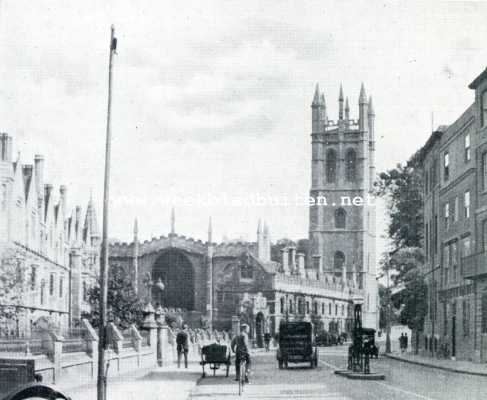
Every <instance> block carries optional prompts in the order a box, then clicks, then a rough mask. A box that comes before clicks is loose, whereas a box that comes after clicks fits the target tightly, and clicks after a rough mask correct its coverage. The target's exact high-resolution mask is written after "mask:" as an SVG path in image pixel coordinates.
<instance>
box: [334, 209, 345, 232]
mask: <svg viewBox="0 0 487 400" xmlns="http://www.w3.org/2000/svg"><path fill="white" fill-rule="evenodd" d="M346 220H347V213H346V212H345V210H344V209H343V208H339V209H338V210H336V211H335V228H338V229H345V226H346Z"/></svg>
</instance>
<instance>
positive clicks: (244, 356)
mask: <svg viewBox="0 0 487 400" xmlns="http://www.w3.org/2000/svg"><path fill="white" fill-rule="evenodd" d="M248 329H249V326H248V325H247V324H242V325H241V327H240V334H239V335H237V336H235V337H234V338H233V339H232V343H231V345H230V347H231V349H232V351H233V352H234V353H235V373H236V376H235V380H236V381H238V380H239V378H240V363H241V362H242V361H243V360H245V361H247V368H246V370H245V383H249V376H250V353H249V349H250V347H249V335H248Z"/></svg>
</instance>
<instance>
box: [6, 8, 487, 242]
mask: <svg viewBox="0 0 487 400" xmlns="http://www.w3.org/2000/svg"><path fill="white" fill-rule="evenodd" d="M486 11H487V4H486V3H474V2H469V3H459V2H454V3H437V2H421V3H412V2H403V3H396V2H394V3H392V2H372V1H370V0H369V1H364V2H358V1H355V2H353V3H352V2H343V1H337V2H326V1H317V2H313V1H306V2H304V1H295V2H291V1H275V2H271V1H256V2H251V1H245V2H242V1H236V2H231V1H221V2H204V1H153V2H146V1H141V0H137V1H131V2H130V1H121V0H117V1H87V0H84V1H71V2H67V1H62V0H60V1H53V0H50V1H39V0H38V1H34V2H33V1H19V0H0V58H1V62H0V77H1V80H0V130H1V131H6V132H9V133H10V134H11V135H13V136H14V138H15V140H16V151H17V150H19V151H21V159H22V161H23V162H31V161H32V158H33V155H34V154H35V153H41V154H44V156H45V157H46V169H47V171H46V175H47V179H48V180H49V181H50V182H52V183H54V184H55V185H56V186H58V185H59V184H67V185H68V187H69V192H68V196H69V202H70V205H71V206H74V205H76V204H82V205H83V206H84V205H85V204H86V203H87V201H88V199H89V194H90V190H91V191H92V192H93V197H94V199H95V201H96V203H97V205H98V206H99V209H98V214H99V220H100V222H101V199H102V185H103V182H102V176H103V155H104V137H105V118H106V91H107V87H106V83H107V62H108V41H109V31H110V24H111V23H114V24H115V26H116V32H117V36H118V56H116V60H115V74H114V89H113V149H112V156H113V158H112V162H113V164H112V186H111V189H112V190H111V198H112V200H113V202H112V207H111V223H110V229H111V231H110V236H112V237H117V238H120V239H123V240H127V239H130V238H131V234H132V233H131V232H132V224H133V220H134V218H135V217H136V216H137V217H138V218H139V229H140V234H139V236H140V237H141V238H142V239H147V238H149V237H150V236H159V235H161V234H167V233H168V231H169V229H170V228H169V216H170V209H171V205H170V204H164V202H163V201H162V200H164V198H167V197H168V196H170V195H176V196H185V198H187V197H188V196H190V195H194V196H198V195H202V196H206V195H207V194H208V193H211V194H214V195H222V194H225V193H226V194H227V195H228V196H236V195H239V194H245V193H247V194H254V193H261V194H265V195H279V196H287V197H289V198H291V196H294V194H296V193H298V194H300V195H303V196H304V195H306V194H307V192H308V190H309V185H310V150H311V147H310V129H311V120H310V103H311V100H312V95H313V90H314V85H315V83H316V82H319V83H320V87H321V88H322V89H323V90H324V91H325V95H326V99H327V104H328V110H329V114H330V118H331V119H336V117H337V97H338V90H339V85H340V82H343V87H344V91H345V95H346V96H349V97H350V102H351V109H352V111H351V113H352V117H354V118H356V117H357V114H358V110H357V102H358V94H359V88H360V83H361V82H362V81H363V82H364V84H365V88H366V91H367V94H371V95H372V96H373V99H374V106H375V111H376V130H377V133H376V138H377V167H378V171H380V170H384V169H386V168H390V167H392V166H394V165H395V164H396V163H398V162H402V161H404V160H405V159H407V158H408V156H409V155H410V154H411V153H413V152H414V151H415V150H416V149H418V148H419V147H420V146H421V145H422V144H423V143H424V142H425V141H426V139H427V138H428V136H429V134H430V132H431V113H432V112H434V121H435V125H439V124H449V123H451V122H453V121H454V120H455V118H456V117H458V116H459V115H460V114H461V113H462V111H463V110H464V109H465V108H466V107H467V106H468V105H470V104H471V102H472V101H473V93H472V92H471V91H470V90H469V89H468V88H467V85H468V83H470V82H471V80H473V78H475V76H477V75H478V74H479V73H480V72H481V71H482V70H483V69H484V68H485V66H486V64H487V46H486V44H485V38H486V37H487V24H485V16H486V15H487V14H486ZM153 199H159V200H158V201H154V200H153ZM210 215H212V216H213V228H214V239H216V240H220V239H221V238H222V237H223V235H226V236H228V237H240V236H242V237H244V238H247V239H254V237H255V230H256V225H257V220H258V218H259V217H262V218H266V219H267V221H268V224H269V225H270V227H271V234H272V237H273V239H277V238H281V237H290V238H300V237H306V236H307V229H308V211H307V209H306V208H305V207H298V206H293V207H231V206H227V207H221V206H212V207H208V206H204V205H203V206H184V205H181V204H177V205H176V231H177V232H178V233H181V234H185V235H187V236H193V237H196V238H201V239H205V238H206V230H207V224H208V217H209V216H210ZM383 226H384V225H383V222H382V220H381V217H380V215H379V227H381V228H383Z"/></svg>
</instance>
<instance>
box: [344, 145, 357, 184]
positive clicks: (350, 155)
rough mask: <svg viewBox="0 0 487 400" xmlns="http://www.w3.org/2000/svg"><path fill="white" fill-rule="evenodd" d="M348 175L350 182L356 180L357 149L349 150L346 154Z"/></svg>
mask: <svg viewBox="0 0 487 400" xmlns="http://www.w3.org/2000/svg"><path fill="white" fill-rule="evenodd" d="M345 165H346V177H347V181H348V182H354V181H355V179H356V175H357V155H356V154H355V150H348V151H347V155H346V156H345Z"/></svg>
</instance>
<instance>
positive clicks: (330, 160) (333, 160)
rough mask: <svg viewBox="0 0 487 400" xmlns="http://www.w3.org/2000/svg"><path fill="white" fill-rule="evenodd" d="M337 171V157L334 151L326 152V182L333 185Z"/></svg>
mask: <svg viewBox="0 0 487 400" xmlns="http://www.w3.org/2000/svg"><path fill="white" fill-rule="evenodd" d="M336 170H337V155H336V152H335V150H332V149H330V150H328V151H327V152H326V181H327V182H328V183H333V182H335V181H336Z"/></svg>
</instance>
